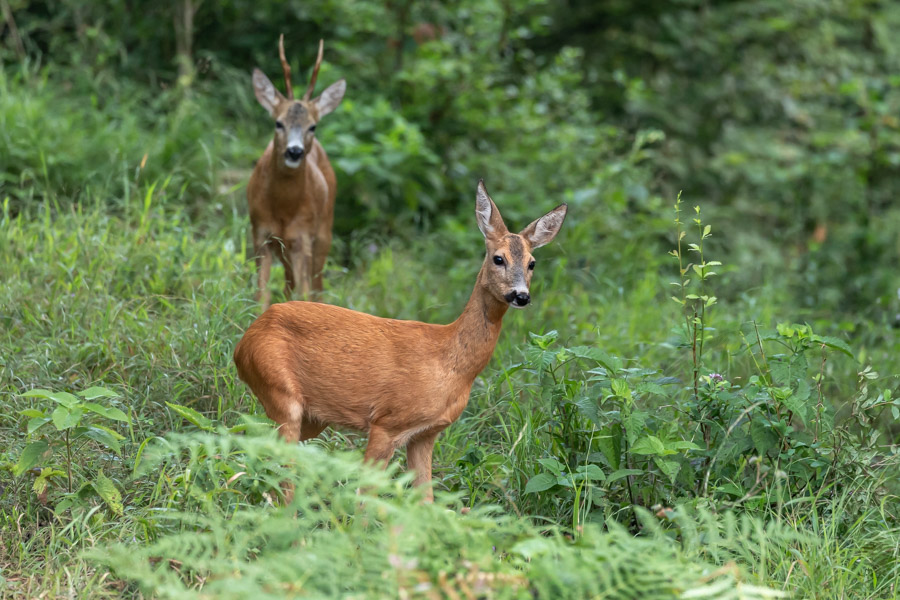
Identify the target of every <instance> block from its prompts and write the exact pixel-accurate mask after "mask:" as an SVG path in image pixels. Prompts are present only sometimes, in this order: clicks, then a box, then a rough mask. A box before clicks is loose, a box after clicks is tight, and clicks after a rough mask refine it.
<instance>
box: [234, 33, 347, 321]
mask: <svg viewBox="0 0 900 600" xmlns="http://www.w3.org/2000/svg"><path fill="white" fill-rule="evenodd" d="M279 49H280V50H281V53H282V55H283V49H282V48H281V45H280V44H279ZM320 59H321V43H320ZM284 65H285V79H286V80H287V84H288V86H289V85H290V82H289V78H290V76H289V72H290V71H289V67H287V63H286V61H285V62H284ZM316 70H318V64H317V65H316ZM253 83H254V88H255V91H256V96H257V99H258V100H259V102H260V104H262V105H263V107H264V108H266V110H268V111H269V113H270V114H271V116H272V117H273V118H274V120H275V122H276V123H278V124H280V125H281V127H280V128H276V132H275V136H274V139H273V140H272V141H271V142H270V143H269V145H268V147H267V148H266V150H265V152H264V153H263V155H262V158H260V160H259V161H258V162H257V164H256V168H255V169H254V170H253V174H252V175H251V176H250V182H249V183H248V185H247V201H248V204H249V208H250V223H251V227H252V234H253V251H254V255H255V257H256V262H257V271H258V278H259V280H258V285H259V292H258V297H259V299H261V300H262V303H263V308H264V309H265V308H267V307H268V306H269V302H270V293H269V291H268V282H269V275H270V270H271V266H272V257H273V254H274V255H275V256H277V257H278V259H279V260H280V261H281V262H282V263H283V264H284V272H285V295H286V296H287V297H288V298H290V296H291V293H292V291H293V289H294V287H295V286H296V285H297V284H299V285H300V291H301V293H302V294H303V295H304V296H306V295H308V294H309V292H310V290H316V291H321V290H322V268H323V266H324V265H325V259H326V258H327V256H328V251H329V250H330V248H331V227H332V223H333V222H334V201H335V196H336V194H337V180H336V179H335V176H334V169H332V168H331V163H330V162H329V161H328V156H327V155H326V154H325V150H324V149H323V148H322V145H321V144H319V141H318V140H317V139H315V135H314V133H313V131H312V130H311V129H310V128H311V127H313V128H314V127H315V125H316V123H318V121H319V119H320V118H321V117H322V116H324V115H325V114H327V113H329V112H331V111H332V110H334V108H335V107H336V106H337V104H338V103H339V102H340V100H341V98H342V97H343V94H344V86H345V84H344V80H343V79H342V80H340V81H338V82H337V83H335V84H333V85H332V86H330V87H329V88H328V89H326V90H325V92H323V93H322V95H321V96H320V97H319V98H316V99H315V100H310V99H309V98H308V97H307V96H306V95H305V96H304V97H303V99H301V100H293V99H289V98H285V97H284V96H282V95H281V94H280V93H279V92H278V91H277V90H275V88H274V86H272V84H271V82H270V81H269V80H268V78H266V76H265V75H264V74H263V73H262V72H261V71H259V70H258V69H257V70H255V71H254V74H253ZM310 92H311V89H310ZM292 132H302V133H298V134H296V135H297V140H302V145H303V149H304V154H303V156H302V158H301V159H300V164H299V166H296V167H294V168H291V167H290V166H288V163H287V161H286V159H285V152H286V150H287V144H288V138H289V135H290V134H291V133H292Z"/></svg>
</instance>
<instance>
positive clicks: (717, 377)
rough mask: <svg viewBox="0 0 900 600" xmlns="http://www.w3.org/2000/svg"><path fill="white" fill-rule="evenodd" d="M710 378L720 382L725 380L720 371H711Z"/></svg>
mask: <svg viewBox="0 0 900 600" xmlns="http://www.w3.org/2000/svg"><path fill="white" fill-rule="evenodd" d="M709 380H710V381H713V382H715V383H719V382H720V381H725V378H724V377H722V376H721V375H720V374H719V373H710V374H709Z"/></svg>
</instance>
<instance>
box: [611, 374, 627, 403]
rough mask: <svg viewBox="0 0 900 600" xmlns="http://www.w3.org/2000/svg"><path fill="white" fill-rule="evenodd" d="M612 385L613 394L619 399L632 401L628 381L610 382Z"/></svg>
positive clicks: (617, 380)
mask: <svg viewBox="0 0 900 600" xmlns="http://www.w3.org/2000/svg"><path fill="white" fill-rule="evenodd" d="M610 385H611V386H612V391H613V394H615V395H616V396H618V397H619V398H624V399H626V400H631V388H629V387H628V382H627V381H625V380H624V379H613V380H612V381H610Z"/></svg>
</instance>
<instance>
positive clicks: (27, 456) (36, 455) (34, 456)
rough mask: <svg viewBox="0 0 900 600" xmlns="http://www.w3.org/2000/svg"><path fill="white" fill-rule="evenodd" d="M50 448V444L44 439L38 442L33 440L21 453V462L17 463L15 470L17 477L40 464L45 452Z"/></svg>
mask: <svg viewBox="0 0 900 600" xmlns="http://www.w3.org/2000/svg"><path fill="white" fill-rule="evenodd" d="M49 449H50V444H48V443H47V442H45V441H44V440H38V441H36V442H31V443H30V444H28V445H27V446H25V447H24V448H23V449H22V454H20V455H19V462H17V463H16V467H15V469H14V470H13V472H14V474H15V475H16V477H18V476H19V475H21V474H22V473H24V472H25V471H27V470H28V469H30V468H31V467H33V466H34V465H36V464H38V462H39V461H40V460H41V458H42V457H43V456H44V454H45V453H46V452H47V451H48V450H49Z"/></svg>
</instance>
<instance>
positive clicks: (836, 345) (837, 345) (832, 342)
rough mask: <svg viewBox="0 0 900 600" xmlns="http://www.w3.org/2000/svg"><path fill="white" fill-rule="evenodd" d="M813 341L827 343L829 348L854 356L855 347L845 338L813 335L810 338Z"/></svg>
mask: <svg viewBox="0 0 900 600" xmlns="http://www.w3.org/2000/svg"><path fill="white" fill-rule="evenodd" d="M809 339H810V340H811V341H813V342H817V343H819V344H825V345H826V346H828V347H829V348H833V349H835V350H839V351H841V352H843V353H844V354H846V355H847V356H849V357H850V358H853V349H852V348H850V346H849V345H848V344H847V342H845V341H844V340H842V339H840V338H836V337H831V336H830V335H813V336H810V338H809Z"/></svg>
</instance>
